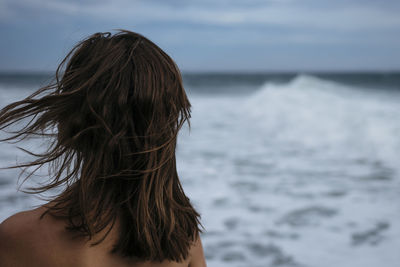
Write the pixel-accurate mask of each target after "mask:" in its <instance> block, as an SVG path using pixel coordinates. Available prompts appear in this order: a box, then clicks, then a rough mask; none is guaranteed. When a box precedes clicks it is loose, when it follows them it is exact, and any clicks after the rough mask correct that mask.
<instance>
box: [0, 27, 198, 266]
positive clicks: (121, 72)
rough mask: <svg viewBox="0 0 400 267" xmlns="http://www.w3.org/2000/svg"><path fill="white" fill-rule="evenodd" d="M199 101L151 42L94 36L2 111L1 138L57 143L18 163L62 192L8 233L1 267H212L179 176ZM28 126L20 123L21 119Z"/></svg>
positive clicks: (130, 35)
mask: <svg viewBox="0 0 400 267" xmlns="http://www.w3.org/2000/svg"><path fill="white" fill-rule="evenodd" d="M189 117H190V103H189V101H188V99H187V96H186V94H185V91H184V88H183V86H182V79H181V75H180V72H179V70H178V68H177V66H176V65H175V63H174V62H173V60H172V59H171V58H170V57H169V56H168V55H167V54H166V53H165V52H164V51H162V50H161V49H160V48H159V47H158V46H157V45H155V44H154V43H153V42H151V41H150V40H148V39H146V38H145V37H143V36H141V35H139V34H137V33H134V32H130V31H125V30H121V31H119V32H117V33H116V34H114V35H112V34H111V33H96V34H94V35H92V36H90V37H89V38H87V39H86V40H84V41H82V42H80V43H79V44H78V45H76V46H75V47H74V48H73V49H72V51H71V52H70V53H69V54H68V55H67V57H66V58H65V59H64V60H63V61H62V63H61V64H60V66H59V67H58V69H57V72H56V79H55V82H54V83H53V84H50V85H49V86H46V87H43V88H41V89H39V90H38V91H37V92H35V93H34V94H32V95H31V96H29V97H27V98H26V99H24V100H22V101H18V102H15V103H12V104H10V105H8V106H6V107H5V108H3V109H2V110H1V111H0V129H2V130H4V129H5V128H7V127H9V126H10V125H13V127H16V126H18V125H20V123H21V121H22V122H24V124H23V127H22V128H21V129H19V130H17V131H15V130H14V131H13V132H12V136H10V137H9V138H7V139H4V140H3V141H9V140H20V139H24V138H26V137H35V136H38V135H39V136H42V137H46V138H50V139H51V140H52V142H51V143H50V145H49V147H48V149H47V150H46V151H45V152H44V153H41V154H40V153H32V155H34V156H35V157H36V159H35V160H34V161H32V162H29V163H27V164H24V165H20V166H18V167H26V168H31V167H41V166H45V165H47V164H49V166H50V170H51V174H52V176H50V179H49V181H48V183H46V184H44V185H43V186H40V187H37V188H33V189H30V190H31V191H33V192H34V193H40V192H44V191H47V190H50V189H55V188H59V187H61V188H62V191H61V193H60V194H59V195H57V196H56V197H55V198H53V199H50V200H49V202H48V203H47V204H45V205H43V206H41V207H39V208H37V209H34V210H30V211H26V212H22V213H18V214H16V215H13V216H11V217H10V218H8V219H7V220H5V221H4V222H3V223H2V224H1V226H0V266H2V267H7V266H96V267H101V266H205V260H204V255H203V249H202V246H201V241H200V237H199V232H200V228H199V224H200V223H199V214H198V213H197V212H196V210H195V209H194V208H193V206H192V205H191V203H190V201H189V199H188V198H187V197H186V196H185V194H184V192H183V189H182V187H181V184H180V182H179V178H178V174H177V171H176V160H175V148H176V141H177V135H178V131H179V129H180V128H181V127H182V125H183V123H184V122H185V121H186V120H188V119H189ZM17 122H18V124H16V123H17Z"/></svg>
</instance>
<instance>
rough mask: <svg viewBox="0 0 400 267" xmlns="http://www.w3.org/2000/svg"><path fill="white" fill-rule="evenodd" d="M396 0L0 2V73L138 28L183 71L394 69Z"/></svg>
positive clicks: (47, 64)
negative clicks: (97, 36)
mask: <svg viewBox="0 0 400 267" xmlns="http://www.w3.org/2000/svg"><path fill="white" fill-rule="evenodd" d="M399 14H400V1H398V0H375V1H373V0H264V1H261V0H241V1H239V0H143V1H135V0H112V1H110V0H81V1H78V0H0V70H3V71H4V70H36V71H51V70H53V69H54V68H55V67H56V66H57V65H58V63H59V62H60V60H61V59H62V57H63V56H64V55H65V54H66V53H67V52H68V51H69V50H70V49H71V48H72V46H73V44H75V43H76V42H77V41H79V40H80V39H82V38H84V37H86V36H87V35H89V34H92V33H94V32H98V31H110V30H112V29H117V28H124V29H128V30H132V31H136V32H139V33H141V34H143V35H145V36H146V37H148V38H150V39H151V40H153V41H154V42H156V43H157V44H158V45H159V46H160V47H161V48H163V49H164V50H165V51H166V52H167V53H169V54H170V55H171V56H172V57H173V58H174V59H175V61H176V62H177V63H178V65H179V66H180V68H181V69H182V70H183V71H308V70H316V71H318V70H320V71H329V70H336V71H337V70H382V71H384V70H400V15H399Z"/></svg>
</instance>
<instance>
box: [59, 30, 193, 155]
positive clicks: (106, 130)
mask: <svg viewBox="0 0 400 267" xmlns="http://www.w3.org/2000/svg"><path fill="white" fill-rule="evenodd" d="M65 64H66V66H65V71H64V73H63V74H62V77H61V79H60V80H59V85H58V87H59V88H58V92H57V93H58V95H59V96H60V97H62V99H60V103H59V105H58V110H57V112H58V114H57V120H58V122H59V134H60V137H61V140H60V141H64V140H65V141H66V140H67V139H70V138H75V140H74V141H73V142H72V143H73V145H75V146H76V149H79V147H81V145H80V142H82V143H84V144H86V145H87V144H89V143H93V149H96V148H98V147H99V146H102V145H104V143H105V141H109V142H110V143H108V145H111V146H113V145H114V143H115V142H116V141H117V140H119V139H121V138H123V137H129V138H133V139H135V140H134V142H130V143H131V145H134V144H136V145H137V146H138V147H135V148H132V149H134V150H137V151H140V150H144V149H149V148H151V147H153V148H154V147H155V146H157V145H162V144H165V142H167V141H172V140H173V139H174V138H175V137H176V133H177V131H178V130H179V128H180V126H181V125H182V123H183V122H184V121H185V120H186V119H188V117H189V112H190V103H189V101H188V99H187V97H186V94H185V91H184V89H183V86H182V80H181V75H180V72H179V70H178V68H177V66H176V65H175V63H174V61H173V60H172V59H171V58H170V57H169V56H168V55H167V54H166V53H165V52H164V51H162V50H161V49H160V48H159V47H158V46H157V45H155V44H154V43H153V42H151V41H150V40H148V39H147V38H145V37H143V36H141V35H139V34H137V33H133V32H129V31H120V32H118V33H116V34H114V35H112V34H110V33H96V34H94V35H92V36H90V37H89V38H87V39H86V40H84V41H82V42H81V43H79V44H78V45H77V46H76V47H75V48H74V49H73V50H72V51H71V53H70V54H69V55H68V57H67V58H66V59H65V60H64V61H63V64H62V66H63V65H65ZM59 71H60V69H59ZM108 139H109V140H108ZM130 141H133V140H130ZM143 146H147V147H143Z"/></svg>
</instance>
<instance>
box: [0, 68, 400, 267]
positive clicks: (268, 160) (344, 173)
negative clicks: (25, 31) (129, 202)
mask: <svg viewBox="0 0 400 267" xmlns="http://www.w3.org/2000/svg"><path fill="white" fill-rule="evenodd" d="M48 79H49V76H48V74H26V73H25V74H24V73H3V74H0V106H1V107H3V106H4V105H6V104H7V103H10V102H11V101H15V100H17V99H21V98H22V97H25V96H27V95H28V94H29V93H31V92H33V91H34V90H35V89H38V88H39V87H40V86H41V85H44V83H45V82H46V81H47V80H48ZM184 84H185V88H186V90H187V92H188V95H189V98H190V101H191V103H192V119H191V129H190V130H189V129H188V127H185V128H183V129H182V131H181V134H180V136H179V142H178V148H177V164H178V172H179V175H180V178H181V180H182V183H183V187H184V190H185V192H186V193H187V195H188V196H189V197H190V199H191V201H192V203H193V205H194V206H195V207H196V208H197V209H198V211H199V212H200V213H201V216H202V223H203V225H204V233H203V234H202V240H203V246H204V250H205V254H206V258H207V263H208V266H211V267H214V266H215V267H225V266H238V267H239V266H240V267H253V266H254V267H261V266H263V267H265V266H304V267H337V266H341V267H397V266H399V263H400V253H399V252H400V73H385V72H382V73H372V72H370V73H355V72H353V73H268V74H263V73H231V74H229V73H185V74H184ZM0 135H1V136H4V134H3V133H1V134H0ZM33 142H34V141H33V140H28V141H27V142H25V143H24V145H25V146H26V147H28V148H35V147H40V145H38V144H36V143H33ZM35 142H36V141H35ZM26 157H27V156H26V155H24V153H22V152H21V151H20V150H18V149H17V148H16V145H15V144H4V143H2V144H0V164H1V167H4V166H6V165H8V164H15V162H16V161H18V162H20V161H23V160H24V159H26ZM18 174H19V170H0V221H2V220H4V219H5V218H6V217H8V216H10V215H11V214H13V213H15V212H18V211H22V210H25V209H29V208H32V207H33V206H34V205H39V204H41V203H43V202H42V200H40V199H38V198H37V197H35V196H32V195H26V194H24V193H21V192H17V180H18Z"/></svg>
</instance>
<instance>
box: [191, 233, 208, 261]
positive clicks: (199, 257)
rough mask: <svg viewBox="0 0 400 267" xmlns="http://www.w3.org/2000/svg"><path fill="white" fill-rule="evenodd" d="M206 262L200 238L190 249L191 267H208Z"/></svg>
mask: <svg viewBox="0 0 400 267" xmlns="http://www.w3.org/2000/svg"><path fill="white" fill-rule="evenodd" d="M206 266H207V264H206V260H205V257H204V251H203V245H202V243H201V239H200V237H199V238H198V239H197V240H196V242H194V244H193V246H192V247H191V249H190V262H189V267H206Z"/></svg>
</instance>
